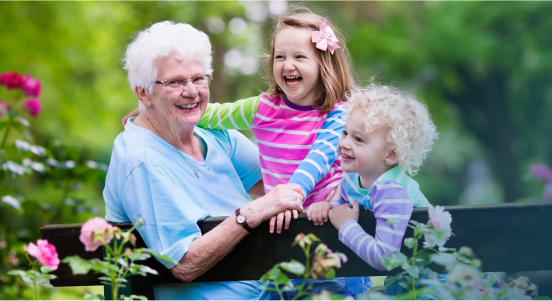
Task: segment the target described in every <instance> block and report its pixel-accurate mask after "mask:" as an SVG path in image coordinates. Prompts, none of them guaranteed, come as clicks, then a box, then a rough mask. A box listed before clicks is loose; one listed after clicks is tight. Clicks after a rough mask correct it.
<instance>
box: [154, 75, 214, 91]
mask: <svg viewBox="0 0 552 301" xmlns="http://www.w3.org/2000/svg"><path fill="white" fill-rule="evenodd" d="M212 81H213V76H211V75H209V74H205V75H198V76H195V77H194V78H191V79H185V78H182V77H174V78H169V79H167V80H163V81H161V80H156V81H155V82H154V83H156V84H160V85H163V86H165V87H168V88H170V89H172V90H183V89H184V87H186V85H187V84H188V82H192V84H194V86H196V88H205V87H207V86H209V85H210V84H211V82H212Z"/></svg>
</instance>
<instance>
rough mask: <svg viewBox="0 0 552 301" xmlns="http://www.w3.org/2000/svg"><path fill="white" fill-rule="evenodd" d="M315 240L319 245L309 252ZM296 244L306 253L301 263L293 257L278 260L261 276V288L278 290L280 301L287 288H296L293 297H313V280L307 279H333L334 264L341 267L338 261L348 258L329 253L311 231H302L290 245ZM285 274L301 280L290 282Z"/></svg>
mask: <svg viewBox="0 0 552 301" xmlns="http://www.w3.org/2000/svg"><path fill="white" fill-rule="evenodd" d="M314 243H318V245H317V246H316V248H315V249H314V251H313V252H312V253H311V247H312V245H313V244H314ZM295 245H298V246H299V247H301V249H302V250H303V253H304V254H305V263H304V264H303V263H301V262H299V261H297V260H295V259H292V260H291V261H290V262H281V263H277V264H276V265H275V266H274V267H273V268H272V269H270V270H269V271H268V272H266V273H265V274H264V275H263V276H262V277H261V279H260V280H261V281H262V282H263V284H264V285H263V287H264V289H266V290H267V291H273V292H277V293H278V295H279V296H280V299H282V300H284V296H283V294H282V293H283V292H290V291H297V294H296V295H295V296H294V297H293V300H301V299H304V298H308V297H313V298H314V297H316V296H314V295H313V294H312V293H311V289H312V286H313V283H314V282H312V281H311V282H310V283H309V281H307V279H308V278H313V279H318V278H326V279H333V278H335V269H334V267H337V268H339V267H341V261H343V263H345V262H347V257H345V255H344V254H340V253H334V252H332V251H331V250H330V249H328V247H327V246H326V245H325V244H323V243H321V242H320V239H318V237H316V236H315V235H314V234H312V233H310V234H308V235H305V234H303V233H301V234H299V235H297V237H296V238H295V241H294V242H293V244H292V246H295ZM311 258H312V263H311ZM286 273H287V274H291V275H293V279H302V282H301V283H300V284H298V285H296V286H295V285H293V282H292V281H291V280H290V278H289V277H288V276H287V275H286Z"/></svg>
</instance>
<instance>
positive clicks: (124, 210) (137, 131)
mask: <svg viewBox="0 0 552 301" xmlns="http://www.w3.org/2000/svg"><path fill="white" fill-rule="evenodd" d="M133 121H134V118H131V119H130V120H129V121H128V122H127V124H126V126H125V131H124V132H122V133H121V134H119V136H118V137H117V138H116V139H115V143H114V146H113V154H112V156H111V162H110V164H109V170H108V172H107V178H106V183H105V189H104V200H105V207H106V216H105V218H106V220H108V221H111V222H132V223H134V222H135V221H136V220H137V219H138V218H141V219H143V220H144V221H145V226H144V227H142V228H141V229H138V232H139V233H140V235H141V236H142V238H143V239H144V242H145V243H146V245H147V246H148V247H149V248H152V249H154V250H156V251H157V252H159V253H160V254H163V255H165V256H167V257H169V258H171V259H172V260H174V261H175V262H178V261H180V259H181V258H182V257H183V256H184V254H185V253H186V252H187V251H188V248H189V247H190V244H191V243H192V242H193V241H194V240H195V239H197V238H199V237H201V232H200V229H199V227H198V226H197V222H198V221H200V220H203V219H205V218H206V217H208V216H229V215H232V214H233V213H234V211H235V210H236V209H238V208H241V207H242V206H244V205H245V204H247V203H248V202H249V201H251V199H250V198H249V196H248V195H247V190H249V189H250V188H251V187H252V186H253V185H254V184H255V183H257V182H258V181H259V180H260V179H261V177H262V175H261V169H260V165H259V159H258V158H259V151H258V149H257V148H256V147H255V145H254V144H253V143H251V142H250V141H249V140H248V139H247V138H246V137H245V136H243V135H242V134H240V133H239V132H237V131H232V130H229V131H226V130H205V129H201V128H198V127H196V128H195V129H194V134H195V135H196V136H197V137H199V138H200V139H201V140H202V141H203V143H204V146H206V148H207V155H206V156H205V161H203V162H196V161H195V160H194V159H193V158H192V157H190V156H188V155H187V154H186V153H184V152H182V151H180V150H178V149H177V148H175V147H174V146H172V145H171V144H169V143H168V142H166V141H165V140H163V139H161V138H160V137H158V136H156V135H155V134H154V133H152V132H151V131H149V130H146V129H144V128H142V127H139V126H136V125H135V124H133ZM194 168H195V170H196V171H197V173H198V175H199V178H198V177H196V176H195V175H194ZM160 261H161V263H163V264H164V265H165V266H166V267H167V268H168V269H170V268H172V267H173V266H174V264H173V263H170V262H167V261H163V260H160ZM259 285H260V282H258V281H238V282H217V283H212V282H211V283H181V284H180V283H178V284H169V285H157V286H154V293H155V297H156V299H256V298H259V297H261V296H260V295H261V292H260V291H259V290H258V289H257V288H258V287H259Z"/></svg>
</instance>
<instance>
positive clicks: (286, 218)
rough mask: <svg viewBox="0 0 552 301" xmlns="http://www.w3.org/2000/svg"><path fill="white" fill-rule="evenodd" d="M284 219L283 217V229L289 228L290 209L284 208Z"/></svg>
mask: <svg viewBox="0 0 552 301" xmlns="http://www.w3.org/2000/svg"><path fill="white" fill-rule="evenodd" d="M284 219H285V225H284V227H285V229H286V230H287V229H289V223H290V222H291V210H286V212H284Z"/></svg>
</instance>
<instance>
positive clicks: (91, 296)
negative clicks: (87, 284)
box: [84, 292, 105, 300]
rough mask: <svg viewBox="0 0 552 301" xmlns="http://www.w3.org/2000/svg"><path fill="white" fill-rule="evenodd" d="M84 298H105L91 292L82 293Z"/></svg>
mask: <svg viewBox="0 0 552 301" xmlns="http://www.w3.org/2000/svg"><path fill="white" fill-rule="evenodd" d="M84 300H105V298H104V296H103V295H100V294H93V293H91V292H85V293H84Z"/></svg>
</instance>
